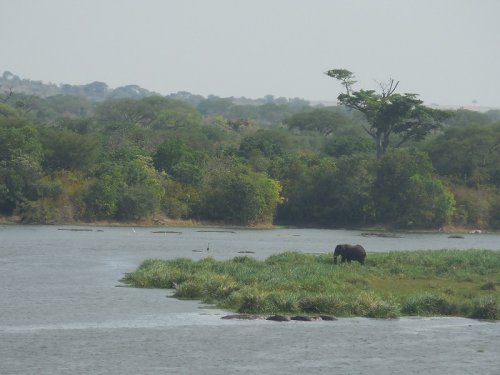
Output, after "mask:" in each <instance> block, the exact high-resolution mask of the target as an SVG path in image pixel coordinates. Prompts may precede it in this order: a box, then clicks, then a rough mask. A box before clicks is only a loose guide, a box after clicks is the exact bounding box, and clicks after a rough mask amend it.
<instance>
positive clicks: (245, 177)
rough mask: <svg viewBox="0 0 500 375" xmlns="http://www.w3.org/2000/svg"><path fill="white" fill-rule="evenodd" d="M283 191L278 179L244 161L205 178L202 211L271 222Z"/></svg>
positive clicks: (210, 216)
mask: <svg viewBox="0 0 500 375" xmlns="http://www.w3.org/2000/svg"><path fill="white" fill-rule="evenodd" d="M280 192H281V185H280V183H279V182H278V181H276V180H273V179H271V178H269V177H267V175H265V174H263V173H257V172H253V171H251V170H249V168H246V167H245V166H243V165H233V166H232V167H230V168H229V169H225V168H224V169H220V170H214V171H211V172H210V173H208V176H207V180H206V181H205V185H204V189H203V196H202V202H201V205H202V207H201V213H202V215H203V216H204V217H205V218H207V219H210V220H219V221H223V222H227V223H235V224H242V225H254V224H271V223H272V221H273V217H274V213H275V211H276V206H277V205H278V203H279V202H280V201H281V197H280Z"/></svg>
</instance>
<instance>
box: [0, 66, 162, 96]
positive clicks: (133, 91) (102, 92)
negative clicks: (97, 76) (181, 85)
mask: <svg viewBox="0 0 500 375" xmlns="http://www.w3.org/2000/svg"><path fill="white" fill-rule="evenodd" d="M0 91H1V92H3V93H5V92H7V93H8V92H10V91H12V92H14V93H22V94H26V95H36V96H39V97H42V98H46V97H49V96H55V95H77V96H84V97H87V98H89V99H91V100H92V101H103V100H105V99H111V98H131V99H141V98H144V97H147V96H152V95H159V94H158V93H155V92H153V91H149V90H146V89H144V88H142V87H140V86H137V85H127V86H121V87H118V88H116V89H112V88H110V87H108V85H107V84H105V83H104V82H92V83H88V84H86V85H69V84H61V85H56V84H53V83H44V82H42V81H33V80H31V79H24V78H20V77H19V76H17V75H15V74H13V73H11V72H7V71H6V72H4V73H3V74H2V76H0Z"/></svg>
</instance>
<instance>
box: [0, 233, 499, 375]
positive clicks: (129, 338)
mask: <svg viewBox="0 0 500 375" xmlns="http://www.w3.org/2000/svg"><path fill="white" fill-rule="evenodd" d="M61 229H65V230H61ZM68 229H86V230H85V231H83V230H82V231H74V230H68ZM168 230H169V231H170V232H178V233H170V232H169V233H153V232H164V231H165V228H107V227H105V228H96V227H54V226H47V227H45V226H33V227H30V226H0V286H1V288H0V374H2V375H3V374H322V373H328V374H335V373H338V374H403V373H404V374H420V373H425V374H476V373H477V374H479V373H481V374H499V373H500V345H499V342H500V325H499V324H498V323H488V322H481V321H476V320H470V319H456V318H435V319H410V318H402V319H398V320H373V319H361V318H356V319H339V320H338V321H335V322H287V323H277V322H269V321H228V320H222V319H220V318H221V316H223V315H224V314H226V313H227V312H225V311H220V310H216V309H211V308H207V307H206V306H203V305H201V304H199V303H197V302H196V301H179V300H176V299H173V298H167V295H168V293H169V292H168V291H166V290H144V289H133V288H125V287H119V286H120V282H119V280H120V278H121V277H122V276H123V274H124V273H126V272H130V271H133V270H134V269H135V268H136V267H137V265H138V264H140V262H141V261H143V260H144V259H146V258H165V259H167V258H176V257H181V256H182V257H190V258H193V259H200V258H202V257H205V256H207V251H206V249H207V247H209V255H210V256H213V257H214V258H217V259H227V258H232V257H234V256H237V255H241V253H242V252H245V253H246V254H247V255H249V256H254V257H257V258H259V259H263V258H266V257H267V256H269V255H270V254H273V253H276V252H281V251H286V250H297V251H303V252H311V253H324V252H331V251H332V250H333V247H334V246H335V244H337V243H360V244H362V245H363V246H364V247H365V248H366V249H367V251H368V252H379V251H395V250H416V249H439V248H459V249H468V248H487V249H492V250H500V236H499V235H489V234H481V235H465V236H464V238H463V239H450V238H448V235H446V234H400V238H380V237H366V236H362V233H361V232H359V231H342V230H309V229H307V230H306V229H279V230H233V229H228V230H221V229H220V228H219V229H212V228H168Z"/></svg>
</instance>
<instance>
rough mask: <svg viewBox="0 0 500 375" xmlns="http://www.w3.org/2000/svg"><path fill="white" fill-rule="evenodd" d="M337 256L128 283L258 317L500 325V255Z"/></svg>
mask: <svg viewBox="0 0 500 375" xmlns="http://www.w3.org/2000/svg"><path fill="white" fill-rule="evenodd" d="M332 258H333V254H322V255H319V256H315V255H309V254H303V253H299V252H285V253H281V254H276V255H272V256H270V257H269V258H267V259H266V260H264V261H259V260H256V259H254V258H251V257H247V256H239V257H236V258H233V259H231V260H226V261H216V260H214V259H212V258H204V259H202V260H199V261H194V260H191V259H187V258H179V259H175V260H158V259H156V260H146V261H145V262H143V263H142V264H141V265H140V266H139V267H138V268H137V270H136V271H135V272H133V273H130V274H127V275H126V277H125V278H124V279H123V282H124V283H126V284H128V285H131V286H135V287H142V288H172V289H173V288H175V294H174V296H176V297H178V298H186V299H199V300H201V301H203V302H206V303H210V304H214V305H216V306H218V307H221V308H226V309H231V310H234V311H238V312H241V313H257V314H276V313H282V314H295V313H302V314H333V315H337V316H363V317H373V318H395V317H398V316H401V315H418V316H435V315H451V316H465V317H471V318H478V319H493V320H495V319H500V291H499V289H500V252H494V251H486V250H466V251H463V250H439V251H411V252H390V253H376V254H369V256H368V258H367V261H366V265H365V266H361V265H360V264H358V263H357V262H353V263H350V264H340V265H334V264H333V262H332Z"/></svg>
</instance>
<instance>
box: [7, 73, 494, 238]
mask: <svg viewBox="0 0 500 375" xmlns="http://www.w3.org/2000/svg"><path fill="white" fill-rule="evenodd" d="M335 72H336V73H335V74H333V73H332V76H334V77H335V78H339V79H341V81H342V82H345V84H346V89H347V91H348V92H347V94H342V95H344V96H342V98H343V100H344V102H343V104H345V106H344V107H339V106H333V107H326V106H311V105H310V104H309V103H307V102H305V101H304V100H301V99H285V98H275V97H273V96H271V95H269V96H266V97H265V98H261V99H252V100H251V99H246V98H219V97H215V96H209V97H208V98H205V97H203V96H200V95H193V94H190V93H187V92H179V93H177V94H171V95H169V96H168V97H161V96H158V95H156V96H155V95H153V93H149V92H147V91H144V90H142V89H140V88H138V87H132V86H130V87H129V86H127V87H125V88H120V89H116V90H111V89H109V88H108V87H107V86H106V85H105V84H102V83H99V82H94V83H92V84H89V85H85V86H78V87H70V86H67V85H66V86H65V85H63V86H61V87H59V86H57V87H56V86H54V85H45V86H44V84H42V83H39V82H34V81H29V80H21V79H19V78H18V77H16V76H13V75H11V74H10V73H5V74H4V75H3V76H2V78H1V79H0V83H1V82H2V80H3V81H5V82H7V81H8V83H9V84H10V85H11V86H12V87H14V88H15V89H16V90H17V91H15V92H12V91H9V90H7V89H5V87H2V91H1V92H2V93H1V94H0V214H2V215H9V216H12V215H14V216H15V217H18V218H19V219H21V220H22V221H23V222H33V223H56V222H75V221H95V220H107V221H133V222H142V223H152V222H153V221H154V222H165V221H167V220H194V221H211V222H220V223H230V224H239V225H262V224H264V225H271V224H289V225H301V226H323V227H340V226H358V227H360V226H368V225H384V226H392V227H400V228H440V227H442V226H445V225H458V226H462V227H471V228H474V229H476V228H484V229H486V228H489V229H500V210H499V209H498V208H499V207H500V194H499V191H500V169H499V168H500V167H499V165H500V162H499V161H500V148H499V147H498V145H499V144H500V115H498V111H490V112H487V113H479V112H472V111H466V110H458V111H455V112H453V113H452V116H451V117H449V118H448V119H447V120H446V119H445V117H448V116H450V113H447V114H446V115H442V114H441V112H439V111H431V110H429V109H428V108H425V107H423V105H422V103H421V102H420V101H418V100H417V99H416V98H415V97H413V96H411V97H409V96H405V95H403V96H397V94H396V93H394V90H393V89H395V87H394V85H395V84H394V82H392V85H393V86H387V87H385V88H384V87H383V90H382V94H377V93H375V92H367V91H363V90H361V91H352V84H353V83H354V82H353V80H352V78H353V77H352V73H350V72H348V71H343V70H339V71H335ZM347 73H349V74H347ZM30 90H31V91H30ZM141 90H142V91H141ZM42 92H43V93H42ZM37 93H38V95H30V94H37ZM346 95H347V96H346ZM363 95H365V96H363ZM351 101H354V102H352V103H351ZM354 104H356V105H354ZM357 106H358V107H359V108H358V109H356V108H357ZM441 115H442V116H441ZM438 123H439V124H438ZM417 125H418V126H417ZM438 125H440V127H438ZM379 130H380V131H382V130H383V131H382V132H381V133H380V132H378V131H379ZM431 130H432V131H431ZM377 134H378V135H377ZM374 136H375V137H374ZM379 136H380V137H382V138H380V139H379V138H377V137H379ZM385 136H388V137H389V138H387V142H386V143H380V144H379V143H377V142H379V141H383V140H384V138H383V137H385ZM374 139H375V140H376V141H377V142H374V141H373V140H374ZM384 142H385V141H384ZM381 146H383V147H382V148H380V147H381ZM381 151H383V152H381Z"/></svg>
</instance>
